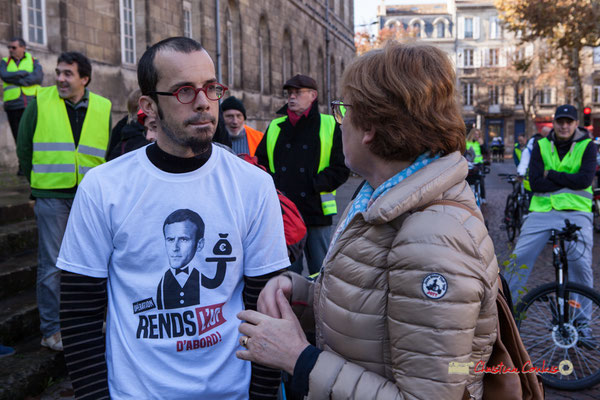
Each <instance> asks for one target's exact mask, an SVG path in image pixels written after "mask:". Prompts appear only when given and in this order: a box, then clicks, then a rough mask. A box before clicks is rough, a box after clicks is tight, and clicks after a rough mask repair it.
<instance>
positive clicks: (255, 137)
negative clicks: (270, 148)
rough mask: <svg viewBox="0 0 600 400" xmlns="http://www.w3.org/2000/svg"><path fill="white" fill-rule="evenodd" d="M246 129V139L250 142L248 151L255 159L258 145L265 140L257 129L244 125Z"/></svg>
mask: <svg viewBox="0 0 600 400" xmlns="http://www.w3.org/2000/svg"><path fill="white" fill-rule="evenodd" d="M244 129H246V139H247V140H248V151H249V152H250V156H251V157H254V153H255V152H256V148H257V147H258V144H259V143H260V141H261V140H262V138H263V135H264V134H263V133H262V132H260V131H257V130H256V129H253V128H250V127H249V126H248V125H244Z"/></svg>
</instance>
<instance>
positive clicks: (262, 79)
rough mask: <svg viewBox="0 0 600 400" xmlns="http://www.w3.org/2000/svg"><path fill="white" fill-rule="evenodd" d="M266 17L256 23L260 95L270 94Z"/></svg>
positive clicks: (269, 55) (269, 53)
mask: <svg viewBox="0 0 600 400" xmlns="http://www.w3.org/2000/svg"><path fill="white" fill-rule="evenodd" d="M269 35H270V34H269V26H268V23H267V16H266V15H264V14H263V15H262V16H261V17H260V20H259V23H258V82H259V90H260V93H270V92H271V51H270V49H271V46H270V42H271V40H270V36H269Z"/></svg>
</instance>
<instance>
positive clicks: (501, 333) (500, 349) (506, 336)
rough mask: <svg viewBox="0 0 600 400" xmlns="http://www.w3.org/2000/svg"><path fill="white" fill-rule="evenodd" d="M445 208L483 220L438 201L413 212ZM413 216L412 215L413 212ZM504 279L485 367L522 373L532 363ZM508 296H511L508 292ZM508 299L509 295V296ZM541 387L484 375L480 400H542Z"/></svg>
mask: <svg viewBox="0 0 600 400" xmlns="http://www.w3.org/2000/svg"><path fill="white" fill-rule="evenodd" d="M437 204H440V205H445V206H454V207H459V208H463V209H465V210H467V211H469V212H470V213H471V214H472V215H473V216H474V217H476V218H478V219H479V220H481V221H482V222H483V220H482V218H481V217H480V216H479V215H478V214H476V213H475V211H473V210H471V209H470V208H469V207H467V206H466V205H464V204H461V203H459V202H457V201H454V200H437V201H432V202H431V203H429V204H426V205H425V206H423V207H420V208H419V209H417V210H416V211H423V210H424V209H426V208H427V207H430V206H433V205H437ZM413 212H415V211H413ZM505 282H506V281H504V278H502V275H500V274H498V296H497V297H496V307H497V308H498V326H497V330H496V331H497V335H496V342H494V347H493V348H492V354H491V355H490V359H489V361H488V363H487V365H499V364H500V363H503V364H504V365H505V366H506V368H517V369H518V370H519V371H522V370H523V366H524V365H525V363H527V362H528V361H531V358H530V357H529V353H527V349H526V348H525V345H524V344H523V341H522V340H521V335H520V334H519V330H518V328H517V323H516V322H515V319H514V317H513V314H512V311H511V310H512V307H511V306H510V305H509V303H508V302H509V301H510V300H507V298H506V297H505V296H504V290H505V289H504V290H503V286H504V287H507V286H505ZM507 293H510V292H509V291H507ZM509 297H510V295H509ZM544 397H545V394H544V386H543V385H542V381H541V379H540V377H539V376H537V375H536V374H523V373H519V374H485V375H484V377H483V400H541V399H544ZM469 399H472V397H471V395H470V393H469V391H468V389H467V388H465V393H464V394H463V400H469Z"/></svg>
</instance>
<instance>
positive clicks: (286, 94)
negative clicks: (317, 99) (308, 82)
mask: <svg viewBox="0 0 600 400" xmlns="http://www.w3.org/2000/svg"><path fill="white" fill-rule="evenodd" d="M310 91H312V89H292V90H284V91H283V97H287V98H288V99H289V98H290V97H292V96H296V97H298V96H300V95H301V94H302V93H306V92H310Z"/></svg>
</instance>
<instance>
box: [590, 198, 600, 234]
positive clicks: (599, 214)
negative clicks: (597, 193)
mask: <svg viewBox="0 0 600 400" xmlns="http://www.w3.org/2000/svg"><path fill="white" fill-rule="evenodd" d="M592 211H593V212H594V230H595V231H596V232H600V199H594V203H593V207H592Z"/></svg>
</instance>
